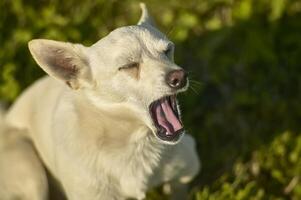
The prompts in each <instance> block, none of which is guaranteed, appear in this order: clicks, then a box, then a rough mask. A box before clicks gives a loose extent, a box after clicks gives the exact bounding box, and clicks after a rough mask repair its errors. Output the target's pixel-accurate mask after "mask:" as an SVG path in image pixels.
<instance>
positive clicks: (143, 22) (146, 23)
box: [138, 3, 156, 27]
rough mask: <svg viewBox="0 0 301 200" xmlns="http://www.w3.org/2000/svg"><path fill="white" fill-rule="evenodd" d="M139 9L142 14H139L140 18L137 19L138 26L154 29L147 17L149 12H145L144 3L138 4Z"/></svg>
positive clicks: (152, 21) (151, 21) (152, 23)
mask: <svg viewBox="0 0 301 200" xmlns="http://www.w3.org/2000/svg"><path fill="white" fill-rule="evenodd" d="M140 8H141V11H142V14H141V17H140V19H139V22H138V25H141V26H153V27H155V26H156V25H155V23H154V20H153V18H152V17H151V16H150V15H149V12H148V10H147V7H146V5H145V3H140Z"/></svg>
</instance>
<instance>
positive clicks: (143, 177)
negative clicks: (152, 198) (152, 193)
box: [119, 140, 163, 199]
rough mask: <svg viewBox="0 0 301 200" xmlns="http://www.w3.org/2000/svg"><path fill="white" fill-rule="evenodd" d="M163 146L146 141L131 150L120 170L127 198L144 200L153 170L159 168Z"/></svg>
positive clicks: (123, 190) (122, 186)
mask: <svg viewBox="0 0 301 200" xmlns="http://www.w3.org/2000/svg"><path fill="white" fill-rule="evenodd" d="M162 150H163V146H162V144H158V143H155V142H154V141H149V140H146V141H144V142H142V143H140V144H137V146H136V147H134V148H133V149H131V150H129V154H128V155H129V157H128V159H126V160H123V161H122V162H124V163H122V162H121V163H122V164H121V166H124V169H120V171H119V175H120V190H121V192H122V194H124V195H125V196H126V197H134V198H137V199H143V198H144V197H145V192H146V190H147V184H148V181H149V179H150V177H151V175H152V173H153V170H154V169H155V168H156V167H157V166H158V164H159V161H160V154H161V151H162Z"/></svg>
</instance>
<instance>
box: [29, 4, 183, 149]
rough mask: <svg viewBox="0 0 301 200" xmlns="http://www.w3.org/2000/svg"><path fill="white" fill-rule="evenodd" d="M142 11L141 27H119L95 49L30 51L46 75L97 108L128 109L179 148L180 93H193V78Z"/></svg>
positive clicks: (56, 46)
mask: <svg viewBox="0 0 301 200" xmlns="http://www.w3.org/2000/svg"><path fill="white" fill-rule="evenodd" d="M141 8H142V16H141V18H140V20H139V22H138V24H137V25H134V26H126V27H121V28H118V29H116V30H114V31H112V32H111V33H110V34H109V35H107V36H106V37H104V38H102V39H101V40H99V41H98V42H97V43H95V44H94V45H92V46H90V47H85V46H83V45H81V44H71V43H66V42H57V41H52V40H44V39H37V40H32V41H30V42H29V49H30V52H31V54H32V55H33V57H34V59H35V60H36V62H37V63H38V64H39V65H40V67H41V68H42V69H43V70H44V71H46V72H47V73H48V74H49V75H51V76H53V77H55V78H57V79H60V80H62V81H64V82H65V83H66V84H67V85H68V86H69V87H70V88H72V89H74V90H78V91H80V92H82V95H86V96H87V98H88V99H90V100H91V101H92V102H93V103H94V104H95V105H96V106H99V107H104V106H106V105H110V106H111V105H119V106H120V105H123V106H126V107H128V108H130V109H131V110H132V111H133V113H135V114H136V116H137V117H138V118H139V119H140V120H141V121H142V122H143V123H144V124H146V126H148V127H149V128H150V129H151V130H152V132H153V133H154V135H155V136H156V137H157V138H158V139H160V140H161V141H164V142H165V143H169V144H175V143H177V142H178V141H179V140H180V138H181V136H182V135H183V134H184V129H183V124H182V122H181V119H180V111H179V106H178V103H177V100H176V94H177V93H179V92H182V91H185V90H186V89H187V87H188V79H187V75H186V73H185V71H184V70H183V69H182V68H180V67H179V66H177V65H176V64H175V63H174V61H173V53H174V44H173V43H172V42H171V41H169V40H168V39H167V37H166V36H165V35H164V34H162V33H161V32H160V31H159V30H157V29H156V28H155V26H154V24H153V23H152V20H151V18H150V16H149V14H148V11H147V9H146V7H145V5H144V4H141Z"/></svg>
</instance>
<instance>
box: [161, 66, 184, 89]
mask: <svg viewBox="0 0 301 200" xmlns="http://www.w3.org/2000/svg"><path fill="white" fill-rule="evenodd" d="M166 83H167V84H168V85H169V86H170V87H171V88H173V89H180V88H183V87H184V86H186V84H187V73H186V72H185V71H184V70H183V69H178V70H173V71H171V72H169V73H168V74H167V75H166Z"/></svg>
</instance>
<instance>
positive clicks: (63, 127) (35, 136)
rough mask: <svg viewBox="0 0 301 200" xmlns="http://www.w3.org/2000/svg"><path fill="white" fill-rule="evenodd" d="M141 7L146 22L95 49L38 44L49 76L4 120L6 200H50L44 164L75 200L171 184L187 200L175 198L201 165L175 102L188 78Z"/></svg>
mask: <svg viewBox="0 0 301 200" xmlns="http://www.w3.org/2000/svg"><path fill="white" fill-rule="evenodd" d="M141 7H142V16H141V19H140V21H139V23H138V25H133V26H126V27H121V28H118V29H116V30H114V31H112V32H111V33H110V34H109V35H108V36H106V37H104V38H102V39H101V40H99V41H98V42H97V43H95V44H94V45H92V46H90V47H85V46H83V45H81V44H71V43H66V42H58V41H51V40H44V39H37V40H32V41H30V42H29V49H30V52H31V54H32V55H33V57H34V59H35V61H36V62H37V63H38V64H39V66H40V67H41V68H42V69H43V70H44V71H45V72H47V73H48V74H49V75H50V76H47V77H45V78H42V79H41V80H39V81H37V82H36V83H35V84H33V85H32V86H31V87H30V88H29V89H27V90H26V91H25V92H24V93H23V94H22V95H21V97H20V98H19V99H18V100H17V101H16V103H15V104H14V105H13V106H12V107H11V109H10V110H9V111H8V113H7V114H6V115H5V116H4V119H3V120H4V124H2V131H1V138H0V141H1V142H0V199H5V200H8V199H17V198H18V199H22V200H45V199H48V198H49V196H52V194H51V190H50V187H49V180H48V178H47V177H49V176H46V171H45V169H44V166H45V167H46V169H47V171H49V173H50V174H51V175H52V177H54V178H55V180H56V183H57V184H58V185H59V188H60V189H61V190H62V191H63V193H64V194H65V195H66V197H67V198H68V199H70V200H96V199H101V200H122V199H127V198H136V199H144V198H145V193H146V191H147V190H148V189H149V188H151V187H153V186H157V185H160V184H162V183H168V184H169V186H171V187H170V189H171V191H170V192H171V193H172V194H176V195H174V196H175V197H178V199H183V198H184V197H183V196H181V195H183V193H181V194H178V193H176V192H182V191H183V186H184V185H185V184H187V183H188V182H190V181H191V180H192V179H193V177H194V176H195V175H196V174H197V173H198V171H199V168H200V163H199V160H198V156H197V154H196V150H195V145H194V140H193V139H192V137H190V136H189V135H184V129H183V124H182V122H181V119H180V111H179V106H178V103H177V100H176V94H177V93H179V92H183V91H185V90H186V89H187V87H188V80H187V76H186V73H185V71H184V70H183V69H182V68H180V67H179V66H177V65H176V64H175V63H174V62H173V51H174V44H173V43H172V42H170V41H169V40H168V39H167V38H166V36H165V35H164V34H162V33H161V32H159V31H158V30H157V29H156V28H155V27H154V25H153V24H152V23H151V19H150V16H149V14H148V12H147V10H146V7H145V5H144V4H141ZM33 147H34V148H33ZM166 188H167V187H166Z"/></svg>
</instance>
